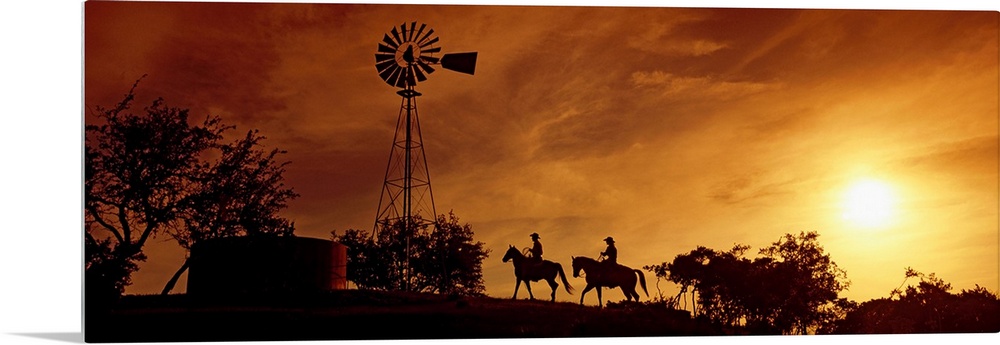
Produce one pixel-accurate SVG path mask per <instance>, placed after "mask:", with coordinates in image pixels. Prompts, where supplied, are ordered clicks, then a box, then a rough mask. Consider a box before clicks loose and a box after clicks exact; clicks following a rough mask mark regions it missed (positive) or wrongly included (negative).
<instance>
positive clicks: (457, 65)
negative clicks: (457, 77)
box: [441, 52, 479, 74]
mask: <svg viewBox="0 0 1000 345" xmlns="http://www.w3.org/2000/svg"><path fill="white" fill-rule="evenodd" d="M478 54H479V53H478V52H471V53H452V54H444V56H442V57H441V67H444V69H449V70H452V71H455V72H461V73H465V74H475V73H476V57H477V55H478Z"/></svg>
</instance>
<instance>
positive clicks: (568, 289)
mask: <svg viewBox="0 0 1000 345" xmlns="http://www.w3.org/2000/svg"><path fill="white" fill-rule="evenodd" d="M555 264H556V268H558V269H559V278H560V279H562V282H563V287H565V288H566V292H568V293H569V294H570V295H572V294H573V286H571V285H569V281H568V280H566V272H563V268H562V265H561V264H559V263H558V262H556V263H555Z"/></svg>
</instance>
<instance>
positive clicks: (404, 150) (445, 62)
mask: <svg viewBox="0 0 1000 345" xmlns="http://www.w3.org/2000/svg"><path fill="white" fill-rule="evenodd" d="M438 41H439V39H438V37H437V36H435V35H434V30H433V29H430V28H428V27H427V24H419V27H418V24H417V23H416V22H411V23H403V24H400V25H399V26H398V27H393V28H392V30H390V31H389V32H388V33H386V34H384V35H383V37H382V41H381V42H379V43H378V50H377V51H376V52H375V69H376V70H377V71H378V75H379V77H381V78H382V80H383V81H385V82H386V84H389V85H390V86H393V87H395V88H399V89H400V90H398V91H396V94H398V95H400V96H401V97H402V101H401V103H400V106H399V117H398V119H397V120H396V132H395V134H394V135H393V139H392V149H391V150H390V152H389V162H388V164H387V165H386V169H385V180H384V182H383V185H382V194H381V196H380V197H379V206H378V212H377V214H376V216H375V225H374V228H373V230H372V237H373V238H375V239H377V238H378V233H379V232H380V231H390V227H393V226H397V227H401V231H405V232H406V234H405V236H406V244H405V246H406V252H405V256H406V263H405V266H404V270H405V274H406V278H405V281H406V283H407V286H406V289H407V290H409V281H410V279H409V257H410V243H409V239H410V236H411V234H412V233H413V231H415V230H416V229H417V228H418V227H420V226H424V225H428V224H432V223H433V222H434V220H435V218H436V217H437V212H436V210H435V209H434V194H433V193H432V191H431V179H430V172H429V171H428V169H427V156H426V154H425V153H424V145H423V136H422V134H421V132H420V120H419V118H418V117H417V101H416V98H417V97H418V96H421V94H420V93H419V92H417V91H416V90H415V89H414V87H415V86H416V85H417V82H422V81H425V80H427V75H429V74H431V73H433V72H434V71H435V69H434V67H432V66H436V65H439V66H440V67H441V68H444V69H448V70H452V71H456V72H461V73H466V74H474V73H475V70H476V56H477V53H475V52H471V53H451V54H444V55H443V56H441V57H440V58H438V57H436V56H435V55H436V54H438V53H440V52H441V47H439V46H437V43H438Z"/></svg>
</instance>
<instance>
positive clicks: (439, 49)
mask: <svg viewBox="0 0 1000 345" xmlns="http://www.w3.org/2000/svg"><path fill="white" fill-rule="evenodd" d="M440 52H441V47H434V48H431V49H421V50H420V53H427V54H432V53H440Z"/></svg>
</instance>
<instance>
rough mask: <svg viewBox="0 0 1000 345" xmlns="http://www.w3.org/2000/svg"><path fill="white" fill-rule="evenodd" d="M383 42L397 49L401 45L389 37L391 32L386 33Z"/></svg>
mask: <svg viewBox="0 0 1000 345" xmlns="http://www.w3.org/2000/svg"><path fill="white" fill-rule="evenodd" d="M382 42H385V45H387V46H389V47H392V49H396V48H398V47H399V45H398V44H396V42H393V41H392V39H391V38H389V34H385V35H384V36H382Z"/></svg>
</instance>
